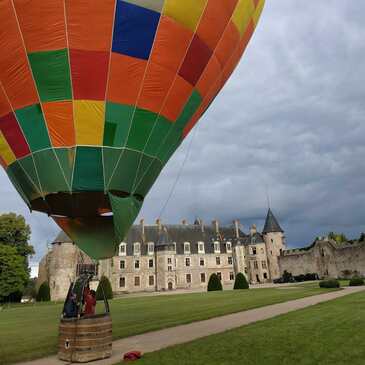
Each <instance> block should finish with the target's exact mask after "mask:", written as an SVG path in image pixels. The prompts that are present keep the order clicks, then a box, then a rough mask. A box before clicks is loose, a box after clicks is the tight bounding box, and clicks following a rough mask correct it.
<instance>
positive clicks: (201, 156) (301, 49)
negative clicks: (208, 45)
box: [0, 0, 365, 261]
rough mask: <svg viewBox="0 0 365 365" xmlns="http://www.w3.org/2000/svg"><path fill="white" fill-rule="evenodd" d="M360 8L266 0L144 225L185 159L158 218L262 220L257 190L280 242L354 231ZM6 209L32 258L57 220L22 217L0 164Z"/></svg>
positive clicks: (156, 190) (362, 205)
mask: <svg viewBox="0 0 365 365" xmlns="http://www.w3.org/2000/svg"><path fill="white" fill-rule="evenodd" d="M364 16H365V2H363V1H359V0H347V1H343V0H326V1H316V0H310V1H308V0H296V1H293V0H267V1H266V8H265V10H264V13H263V16H262V19H261V23H260V24H259V27H258V28H257V30H256V33H255V35H254V37H253V39H252V41H251V43H250V45H249V47H248V49H247V51H246V54H245V56H244V58H243V60H242V61H241V63H240V65H239V67H238V68H237V70H236V71H235V73H234V75H233V76H232V78H231V79H230V81H229V82H228V83H227V85H226V86H225V88H224V89H223V90H222V92H221V94H220V96H218V98H217V99H216V100H215V102H214V103H213V105H212V107H211V108H210V110H209V111H208V112H207V113H206V114H205V116H204V118H203V119H202V120H201V121H200V124H199V126H198V127H197V130H196V131H195V132H193V133H191V135H190V137H189V138H187V140H186V141H185V142H184V143H183V145H182V146H181V147H180V149H179V150H178V151H177V152H176V154H175V156H174V157H173V158H172V159H171V160H170V162H169V163H168V165H167V166H166V168H165V170H164V171H163V173H162V174H161V176H160V177H159V179H158V180H157V182H156V184H155V185H154V187H153V188H152V190H151V192H150V194H149V196H148V197H147V199H146V201H145V205H144V208H143V210H142V212H141V215H140V216H141V217H142V216H143V217H144V218H145V219H146V221H147V223H152V222H153V221H154V220H155V219H156V217H157V216H158V215H159V214H160V213H161V210H162V208H163V206H164V205H165V202H166V199H167V197H168V195H169V193H170V191H171V188H172V186H173V184H174V181H175V180H176V176H177V175H178V174H179V171H180V167H181V165H182V163H183V161H184V159H185V157H186V156H187V159H186V164H185V166H184V169H183V170H182V173H181V177H180V179H179V180H178V183H177V185H176V189H175V190H174V193H173V195H172V196H171V199H170V200H169V203H168V205H167V207H166V209H165V210H164V211H163V214H162V219H163V221H164V222H165V223H175V222H179V221H180V220H181V219H182V218H187V219H188V220H190V221H192V220H193V219H194V218H195V217H201V218H202V219H203V220H204V221H205V222H210V221H211V220H212V219H214V218H218V219H219V220H220V221H221V222H222V223H230V222H231V221H232V220H233V219H235V218H238V219H240V221H241V223H242V224H243V226H244V229H246V230H247V228H248V226H249V225H250V224H252V223H256V224H257V225H258V227H259V228H261V227H262V224H263V220H264V218H265V215H266V211H267V205H268V203H267V195H268V196H269V197H270V204H271V207H272V209H273V211H274V213H275V214H276V216H277V218H278V219H279V221H280V223H281V225H282V227H283V228H284V229H285V231H286V236H287V243H288V245H289V246H290V247H295V246H303V245H306V244H308V243H310V242H311V241H312V239H313V238H314V237H315V236H317V235H323V234H325V233H326V232H328V231H331V230H335V231H341V232H345V233H346V234H347V235H348V236H350V237H357V236H359V234H360V232H361V231H365V162H364V158H365V143H364V137H365V102H364V101H365V100H364V99H365V67H364V59H365V43H364V39H365V25H364V21H363V19H364ZM190 144H191V148H190V149H189V148H188V147H189V145H190ZM187 153H188V155H187ZM7 211H15V212H17V213H20V214H24V215H25V216H26V218H27V220H28V222H29V223H30V225H31V227H32V231H33V235H32V243H33V244H34V246H35V248H36V251H37V254H36V256H35V257H34V258H33V260H34V261H37V260H39V258H40V257H41V256H42V255H43V254H44V252H45V250H46V245H47V243H49V242H51V240H52V239H53V238H54V236H55V235H56V233H57V227H56V226H55V225H54V224H53V223H52V222H51V220H50V219H48V218H47V217H46V216H44V215H42V214H38V213H33V214H32V215H31V214H29V212H28V211H27V208H26V206H25V205H24V204H23V202H22V201H21V200H20V198H19V197H18V196H17V194H16V193H15V190H14V189H13V188H12V186H11V184H10V183H9V181H8V179H7V177H6V175H5V173H4V172H3V171H1V172H0V212H7Z"/></svg>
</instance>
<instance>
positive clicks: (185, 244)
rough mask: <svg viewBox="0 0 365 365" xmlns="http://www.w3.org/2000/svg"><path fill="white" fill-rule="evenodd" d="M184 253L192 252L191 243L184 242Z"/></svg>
mask: <svg viewBox="0 0 365 365" xmlns="http://www.w3.org/2000/svg"><path fill="white" fill-rule="evenodd" d="M184 253H185V254H189V253H190V243H189V242H185V243H184Z"/></svg>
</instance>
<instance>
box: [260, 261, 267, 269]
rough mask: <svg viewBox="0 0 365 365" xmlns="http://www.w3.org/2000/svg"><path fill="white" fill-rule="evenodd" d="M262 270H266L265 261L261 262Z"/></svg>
mask: <svg viewBox="0 0 365 365" xmlns="http://www.w3.org/2000/svg"><path fill="white" fill-rule="evenodd" d="M261 265H262V268H263V269H267V265H266V261H262V262H261Z"/></svg>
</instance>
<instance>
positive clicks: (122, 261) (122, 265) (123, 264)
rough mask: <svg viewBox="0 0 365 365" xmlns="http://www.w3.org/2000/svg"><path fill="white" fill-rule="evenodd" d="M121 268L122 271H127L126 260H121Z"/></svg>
mask: <svg viewBox="0 0 365 365" xmlns="http://www.w3.org/2000/svg"><path fill="white" fill-rule="evenodd" d="M119 268H120V269H121V270H123V269H125V261H124V260H120V263H119Z"/></svg>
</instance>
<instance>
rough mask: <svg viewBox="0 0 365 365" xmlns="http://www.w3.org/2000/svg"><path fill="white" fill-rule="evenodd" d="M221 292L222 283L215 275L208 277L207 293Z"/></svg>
mask: <svg viewBox="0 0 365 365" xmlns="http://www.w3.org/2000/svg"><path fill="white" fill-rule="evenodd" d="M217 290H223V287H222V283H221V281H220V280H219V278H218V275H217V274H212V275H210V278H209V282H208V291H217Z"/></svg>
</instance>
